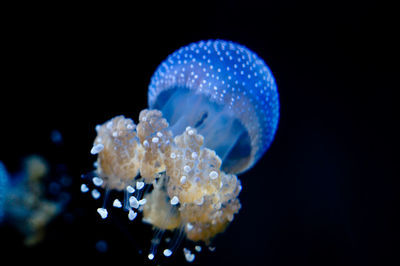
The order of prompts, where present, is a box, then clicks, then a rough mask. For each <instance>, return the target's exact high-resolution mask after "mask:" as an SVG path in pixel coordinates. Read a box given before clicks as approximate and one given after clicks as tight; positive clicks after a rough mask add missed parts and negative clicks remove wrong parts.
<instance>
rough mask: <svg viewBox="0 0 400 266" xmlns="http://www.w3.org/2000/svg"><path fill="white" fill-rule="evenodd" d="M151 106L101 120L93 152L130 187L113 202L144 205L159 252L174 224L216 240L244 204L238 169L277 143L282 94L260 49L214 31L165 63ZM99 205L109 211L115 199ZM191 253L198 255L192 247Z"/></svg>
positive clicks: (133, 211)
mask: <svg viewBox="0 0 400 266" xmlns="http://www.w3.org/2000/svg"><path fill="white" fill-rule="evenodd" d="M148 106H149V108H148V109H145V110H143V111H141V112H140V114H139V120H138V124H135V123H134V121H133V120H131V119H129V118H125V117H124V116H122V115H121V116H117V117H115V118H112V119H111V120H109V121H107V122H105V123H104V124H102V125H98V126H97V127H96V132H97V136H96V138H95V140H94V144H93V148H92V150H91V153H92V154H94V155H97V162H96V166H97V168H96V175H97V176H96V177H95V178H96V182H97V183H98V184H99V185H100V184H101V186H102V187H104V188H106V189H108V190H110V189H111V190H119V191H124V193H125V197H124V200H123V203H122V202H121V200H119V199H115V200H114V202H113V206H114V207H117V208H121V207H122V206H123V207H124V209H125V210H126V211H127V212H128V218H129V219H130V220H133V219H135V218H136V217H137V214H138V212H141V213H142V216H143V219H142V220H143V221H144V222H146V223H149V224H151V225H152V226H153V227H154V228H155V230H156V232H157V233H156V234H155V238H154V239H153V241H152V246H151V248H150V251H149V255H148V258H149V259H150V260H152V259H154V257H155V255H156V249H157V245H158V244H159V242H160V240H159V238H160V237H161V235H162V233H163V232H164V231H166V230H170V231H172V230H176V231H177V232H178V233H177V234H178V237H177V238H178V239H179V238H183V237H186V238H187V239H189V240H191V241H194V242H203V243H204V244H205V245H209V244H210V243H211V240H212V239H213V238H214V237H215V236H216V235H217V234H219V233H221V232H223V231H224V230H225V229H226V227H227V226H228V225H229V224H230V222H232V220H233V218H234V216H235V215H236V214H237V213H238V212H239V210H240V208H241V204H240V201H239V199H238V195H239V193H240V191H241V189H242V186H241V182H240V179H239V178H238V177H237V175H238V174H240V173H243V172H245V171H246V170H248V169H250V168H251V167H252V166H253V165H254V164H255V163H256V162H257V161H258V160H259V159H260V158H261V156H262V155H263V154H264V153H265V151H266V150H267V149H268V148H269V146H270V145H271V143H272V140H273V138H274V135H275V132H276V129H277V124H278V118H279V100H278V92H277V86H276V83H275V79H274V77H273V75H272V73H271V71H270V69H269V68H268V67H267V65H266V64H265V62H264V61H263V60H262V59H261V58H260V57H258V56H257V55H256V54H255V53H254V52H252V51H251V50H249V49H248V48H246V47H245V46H242V45H240V44H237V43H234V42H231V41H224V40H209V41H200V42H197V43H192V44H190V45H188V46H185V47H182V48H180V49H179V50H177V51H175V52H174V53H173V54H171V55H170V56H168V58H167V59H166V60H165V61H164V62H162V63H161V65H160V66H159V67H158V68H157V70H156V71H155V73H154V75H153V76H152V78H151V81H150V85H149V88H148ZM93 182H95V179H93ZM83 189H84V190H85V191H87V187H86V186H84V187H83ZM97 211H98V212H99V214H100V216H101V217H102V218H106V217H107V215H108V210H107V208H106V207H105V206H103V207H102V208H99V209H98V210H97ZM174 245H176V244H173V243H172V244H171V247H169V248H167V249H165V250H164V252H163V254H164V256H167V257H168V256H171V254H172V253H173V252H174V249H175V246H174ZM184 254H185V257H186V258H187V260H188V261H192V260H193V259H194V254H192V253H191V252H190V251H189V250H188V249H185V250H184Z"/></svg>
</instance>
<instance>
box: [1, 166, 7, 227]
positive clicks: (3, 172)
mask: <svg viewBox="0 0 400 266" xmlns="http://www.w3.org/2000/svg"><path fill="white" fill-rule="evenodd" d="M7 186H8V173H7V170H6V167H5V166H4V164H3V163H2V162H1V161H0V223H1V222H2V221H3V219H4V213H5V199H6V192H7V189H8V188H7Z"/></svg>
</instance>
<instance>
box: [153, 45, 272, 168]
mask: <svg viewBox="0 0 400 266" xmlns="http://www.w3.org/2000/svg"><path fill="white" fill-rule="evenodd" d="M148 103H149V107H150V108H152V109H158V110H161V112H162V113H163V116H164V117H165V118H166V120H167V121H168V122H169V124H170V126H171V130H172V132H173V134H175V135H176V134H180V133H182V132H183V130H184V129H185V128H186V127H187V126H191V127H193V128H196V129H197V131H198V133H199V134H200V135H202V136H203V137H204V141H205V146H206V147H208V148H210V149H212V150H214V151H215V152H216V153H217V154H218V156H219V157H220V158H221V159H222V161H223V166H222V169H223V170H225V171H226V172H229V173H241V172H243V171H245V170H247V169H249V168H251V167H252V166H253V165H254V164H255V162H257V160H258V159H259V158H260V157H261V156H262V154H263V153H264V152H265V151H266V150H267V149H268V147H269V146H270V144H271V142H272V140H273V137H274V135H275V131H276V128H277V124H278V118H279V100H278V92H277V86H276V83H275V79H274V77H273V75H272V73H271V71H270V69H269V68H268V67H267V65H266V64H265V62H264V61H263V60H262V59H261V58H259V57H258V56H257V55H256V54H255V53H254V52H252V51H250V50H249V49H247V48H246V47H244V46H242V45H239V44H236V43H233V42H229V41H222V40H214V41H212V40H210V41H206V42H205V41H201V42H198V43H193V44H191V45H188V46H185V47H182V48H180V49H179V50H177V51H176V52H174V53H173V54H171V55H170V56H169V57H168V58H167V59H166V60H165V61H164V62H163V63H162V64H161V65H160V66H159V67H158V69H157V70H156V72H155V73H154V75H153V77H152V78H151V83H150V85H149V90H148Z"/></svg>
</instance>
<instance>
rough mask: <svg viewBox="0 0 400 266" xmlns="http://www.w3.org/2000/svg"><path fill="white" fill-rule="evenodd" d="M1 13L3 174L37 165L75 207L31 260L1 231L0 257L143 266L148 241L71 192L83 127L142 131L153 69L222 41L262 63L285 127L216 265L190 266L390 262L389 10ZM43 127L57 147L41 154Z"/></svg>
mask: <svg viewBox="0 0 400 266" xmlns="http://www.w3.org/2000/svg"><path fill="white" fill-rule="evenodd" d="M322 2H323V3H322ZM1 12H2V13H3V16H2V32H1V35H2V38H1V43H2V46H3V48H2V52H1V54H2V56H1V57H2V71H1V72H2V75H1V76H2V82H1V118H2V121H1V135H0V137H1V138H0V141H1V142H0V145H1V148H0V160H2V161H3V162H4V163H5V164H6V165H7V167H8V169H9V170H10V171H11V172H13V171H17V170H18V169H19V164H20V162H21V158H23V157H24V156H26V155H28V154H32V153H35V154H40V155H42V156H44V157H45V158H46V159H48V160H49V162H50V163H51V165H52V166H54V167H55V166H56V165H58V164H63V165H65V168H66V169H67V170H66V171H67V173H68V174H69V175H70V176H71V177H72V178H73V184H72V186H71V187H70V188H67V189H66V190H67V191H68V192H69V193H70V195H71V201H70V204H69V205H68V207H67V209H66V210H65V213H64V214H63V215H61V216H59V217H58V218H57V219H56V220H54V221H53V223H51V224H50V225H49V227H48V230H47V235H46V238H45V239H44V241H43V242H42V243H41V244H39V245H37V246H36V247H34V248H26V247H24V246H23V245H22V244H21V241H22V240H21V239H22V238H21V236H20V235H19V233H18V232H17V231H15V230H13V229H12V227H11V226H3V227H2V228H1V229H0V234H1V235H0V242H1V250H0V254H1V259H4V260H5V261H6V259H12V260H13V261H16V262H18V261H20V260H29V262H30V263H46V264H47V263H49V264H50V263H51V264H54V263H58V262H70V263H81V262H85V263H90V265H99V264H100V265H110V263H115V264H116V263H129V264H130V265H142V264H145V263H147V260H146V254H147V253H146V252H148V251H147V250H148V248H149V245H150V239H151V237H152V232H151V228H150V227H149V226H147V225H143V224H142V223H141V222H139V221H135V222H133V223H128V222H127V221H126V220H127V219H126V217H125V215H126V213H123V212H122V211H113V212H112V214H111V218H110V219H107V220H105V221H102V220H101V219H100V218H99V216H98V214H97V213H96V208H97V207H99V206H100V205H101V203H100V201H95V200H93V199H92V198H91V197H90V196H89V195H82V194H81V193H80V192H79V187H80V184H81V182H82V180H81V179H80V175H81V174H85V173H89V172H90V171H92V170H93V167H92V164H93V162H94V157H93V156H92V155H90V153H89V151H90V149H91V146H92V142H93V139H94V137H95V131H94V127H95V125H97V124H99V123H103V122H104V121H106V120H108V119H110V118H111V117H113V116H115V115H119V114H124V115H125V116H127V117H131V118H132V119H134V120H135V121H137V118H138V114H139V112H140V110H141V109H144V108H146V107H147V95H146V93H147V86H148V83H149V80H150V77H151V75H152V74H153V72H154V70H155V69H156V67H157V66H158V65H159V64H160V63H161V62H162V60H164V59H165V58H166V57H167V56H168V55H169V54H170V53H172V52H173V51H175V50H176V49H178V48H179V47H181V46H183V45H187V44H189V43H191V42H194V41H199V40H206V39H216V38H218V39H228V40H232V41H235V42H239V43H241V44H244V45H246V46H247V47H248V48H250V49H251V50H253V51H255V52H256V53H257V54H258V55H259V56H260V57H262V58H263V59H264V60H265V61H266V62H267V64H268V65H269V67H270V68H271V70H272V72H273V74H274V76H275V78H276V81H277V84H278V90H279V94H280V104H281V110H280V113H281V115H280V121H279V127H278V131H277V134H276V137H275V141H274V142H273V144H272V146H271V148H270V149H269V151H268V152H267V153H266V154H265V156H264V157H263V158H262V159H261V160H260V161H259V162H258V164H257V165H256V166H255V167H253V168H252V169H251V170H250V171H248V172H246V173H245V174H243V175H241V176H240V179H241V180H242V185H243V190H242V192H241V194H240V200H241V202H242V206H243V207H242V209H241V211H240V214H239V215H238V216H236V217H235V220H234V222H233V223H232V224H231V225H230V227H229V228H228V230H227V231H226V232H225V233H224V234H221V235H219V236H218V237H217V238H216V240H215V243H214V245H215V246H216V250H215V252H209V251H202V252H201V253H200V254H197V253H196V260H195V262H194V263H193V264H194V265H271V266H272V265H393V264H395V262H394V261H392V259H393V258H394V257H395V254H396V253H398V250H399V249H398V245H396V244H395V243H396V242H398V239H397V240H396V237H395V233H394V230H393V229H392V227H391V225H392V223H393V219H394V216H395V214H396V212H398V208H395V207H394V202H395V200H396V199H397V195H396V193H397V191H398V187H396V186H395V185H394V184H393V181H394V179H395V169H397V168H398V163H397V162H398V160H395V158H398V156H396V157H395V154H397V151H398V150H396V149H395V143H394V138H395V137H398V134H397V133H396V132H395V131H394V125H395V124H396V123H397V122H398V117H396V118H395V114H394V112H395V110H394V107H395V102H396V103H397V101H398V98H395V95H394V92H395V68H394V67H393V65H394V63H397V61H395V59H394V55H395V50H397V49H398V46H397V45H395V43H394V39H395V37H396V35H398V27H397V26H395V25H396V24H395V16H398V14H396V13H395V10H394V8H393V7H391V6H386V5H385V4H384V3H379V4H378V3H375V2H372V1H358V2H354V1H329V2H327V1H316V2H308V1H264V2H255V1H242V2H240V1H218V2H209V3H207V2H202V1H201V2H200V1H198V2H190V3H189V1H187V2H184V3H180V4H172V3H167V2H164V3H163V4H157V3H150V4H148V5H147V6H146V5H143V3H137V4H135V5H133V6H129V7H128V6H109V5H100V4H93V5H88V6H83V5H76V6H72V5H67V4H65V5H58V6H52V5H41V6H38V5H37V4H35V5H30V6H27V5H22V4H20V5H19V6H13V7H8V6H7V7H4V8H2V11H1ZM392 63H393V64H392ZM397 73H398V72H396V74H397ZM397 75H398V74H397ZM396 81H397V80H396ZM54 129H57V130H58V131H60V132H61V134H62V135H63V144H62V145H55V144H54V143H52V142H51V140H50V134H51V132H52V130H54ZM395 162H396V163H397V164H396V163H395ZM98 240H105V241H107V243H108V251H107V252H106V253H99V252H98V251H97V250H96V248H95V243H96V242H97V241H98ZM182 245H183V246H190V247H192V246H191V244H190V243H188V242H184V243H183V244H182ZM183 246H182V247H183ZM140 250H142V251H143V254H139V252H140ZM159 257H160V258H159V259H157V260H156V263H161V264H164V263H165V264H167V265H178V264H181V263H182V264H184V263H185V260H184V258H183V253H182V251H181V249H179V250H178V252H177V254H175V255H174V256H173V257H171V258H169V259H167V260H164V259H163V258H162V256H159ZM1 264H2V265H3V262H1Z"/></svg>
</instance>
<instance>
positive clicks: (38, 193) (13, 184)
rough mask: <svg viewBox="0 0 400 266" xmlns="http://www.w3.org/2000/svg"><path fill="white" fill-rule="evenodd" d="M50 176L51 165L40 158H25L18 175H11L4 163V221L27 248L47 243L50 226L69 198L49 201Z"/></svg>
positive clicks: (0, 168) (0, 167)
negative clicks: (21, 238) (20, 237)
mask: <svg viewBox="0 0 400 266" xmlns="http://www.w3.org/2000/svg"><path fill="white" fill-rule="evenodd" d="M48 173H49V166H48V163H47V162H46V161H45V160H44V159H43V158H42V157H40V156H37V155H31V156H29V157H27V158H25V160H24V167H23V169H22V171H20V172H19V173H16V174H9V173H8V172H7V170H6V168H5V166H4V164H3V163H2V162H0V222H1V220H3V221H4V222H8V223H9V224H10V225H12V226H13V227H15V228H16V229H17V230H18V231H20V233H21V234H22V235H23V236H24V244H25V245H26V246H33V245H36V244H38V243H39V242H41V241H42V240H43V237H44V235H45V230H46V226H47V225H48V224H49V223H50V221H51V220H52V219H53V218H55V217H56V216H57V215H58V214H59V213H60V212H61V210H62V209H63V207H64V206H65V204H66V201H67V199H66V198H65V197H60V198H55V199H49V198H47V196H48V195H47V191H46V183H45V177H46V176H47V175H48ZM53 184H54V183H53ZM61 195H62V196H65V194H61Z"/></svg>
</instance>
